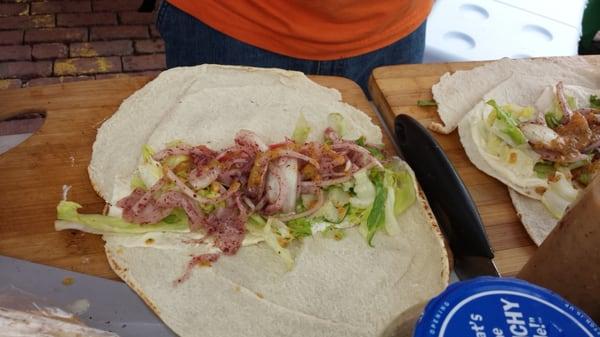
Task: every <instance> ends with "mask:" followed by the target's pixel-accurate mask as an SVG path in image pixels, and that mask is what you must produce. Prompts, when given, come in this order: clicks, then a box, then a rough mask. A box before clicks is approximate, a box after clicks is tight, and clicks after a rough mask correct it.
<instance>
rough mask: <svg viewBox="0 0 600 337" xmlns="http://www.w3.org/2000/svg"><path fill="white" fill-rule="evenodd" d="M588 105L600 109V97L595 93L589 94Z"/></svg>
mask: <svg viewBox="0 0 600 337" xmlns="http://www.w3.org/2000/svg"><path fill="white" fill-rule="evenodd" d="M590 107H591V108H593V109H600V97H598V96H596V95H591V96H590Z"/></svg>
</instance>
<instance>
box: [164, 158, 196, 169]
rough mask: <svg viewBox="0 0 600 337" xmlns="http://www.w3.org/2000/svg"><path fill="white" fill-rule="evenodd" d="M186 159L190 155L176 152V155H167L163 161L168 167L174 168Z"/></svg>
mask: <svg viewBox="0 0 600 337" xmlns="http://www.w3.org/2000/svg"><path fill="white" fill-rule="evenodd" d="M188 160H190V156H187V155H185V154H178V155H174V156H169V157H168V158H167V159H165V161H164V163H165V165H167V166H168V167H169V168H170V169H174V168H175V167H177V165H179V164H181V163H183V162H186V161H188Z"/></svg>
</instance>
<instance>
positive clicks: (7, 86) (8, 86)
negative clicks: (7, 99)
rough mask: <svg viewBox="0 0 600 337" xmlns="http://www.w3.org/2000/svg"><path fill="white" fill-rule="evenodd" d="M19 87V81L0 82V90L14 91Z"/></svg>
mask: <svg viewBox="0 0 600 337" xmlns="http://www.w3.org/2000/svg"><path fill="white" fill-rule="evenodd" d="M20 87H21V80H19V79H11V80H0V89H15V88H20Z"/></svg>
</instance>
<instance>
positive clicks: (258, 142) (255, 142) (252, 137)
mask: <svg viewBox="0 0 600 337" xmlns="http://www.w3.org/2000/svg"><path fill="white" fill-rule="evenodd" d="M235 143H236V144H238V145H240V146H242V147H251V148H253V149H254V151H252V152H257V151H260V152H265V151H267V150H268V149H269V147H268V146H267V144H265V142H263V141H262V139H260V137H258V135H257V134H256V133H254V132H252V131H250V130H240V131H238V133H237V134H236V135H235Z"/></svg>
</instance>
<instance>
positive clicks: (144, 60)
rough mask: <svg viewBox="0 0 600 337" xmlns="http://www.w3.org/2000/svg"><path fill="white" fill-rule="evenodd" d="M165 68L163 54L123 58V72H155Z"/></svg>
mask: <svg viewBox="0 0 600 337" xmlns="http://www.w3.org/2000/svg"><path fill="white" fill-rule="evenodd" d="M165 67H166V65H165V54H154V55H142V56H125V57H123V70H124V71H140V70H155V69H165Z"/></svg>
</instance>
